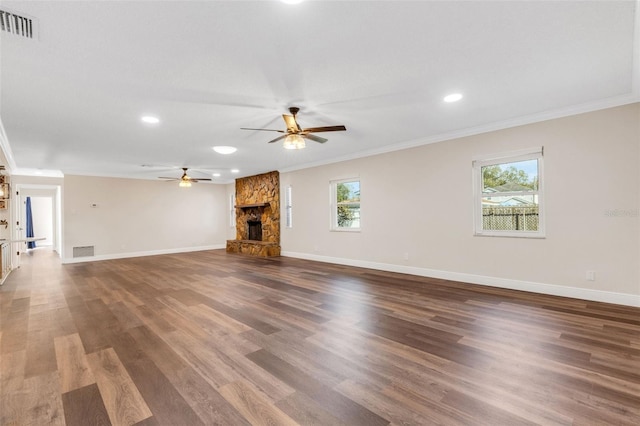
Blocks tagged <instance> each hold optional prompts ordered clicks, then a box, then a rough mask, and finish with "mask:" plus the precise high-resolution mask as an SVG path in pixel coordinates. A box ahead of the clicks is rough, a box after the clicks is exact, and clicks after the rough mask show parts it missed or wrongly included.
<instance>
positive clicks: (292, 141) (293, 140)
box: [282, 135, 306, 149]
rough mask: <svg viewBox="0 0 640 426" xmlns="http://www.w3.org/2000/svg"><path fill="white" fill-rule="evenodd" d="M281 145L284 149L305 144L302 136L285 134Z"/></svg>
mask: <svg viewBox="0 0 640 426" xmlns="http://www.w3.org/2000/svg"><path fill="white" fill-rule="evenodd" d="M282 146H283V147H284V148H285V149H302V148H304V147H305V146H306V144H305V142H304V138H303V137H302V136H300V135H287V137H286V138H284V143H283V144H282Z"/></svg>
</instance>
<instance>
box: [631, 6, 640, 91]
mask: <svg viewBox="0 0 640 426" xmlns="http://www.w3.org/2000/svg"><path fill="white" fill-rule="evenodd" d="M635 12H636V13H635V17H634V18H635V19H634V28H633V66H632V67H631V88H632V90H633V94H634V95H635V96H636V99H640V0H636V10H635Z"/></svg>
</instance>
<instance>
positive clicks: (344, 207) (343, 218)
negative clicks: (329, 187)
mask: <svg viewBox="0 0 640 426" xmlns="http://www.w3.org/2000/svg"><path fill="white" fill-rule="evenodd" d="M335 196H336V222H334V223H336V224H337V226H338V228H359V227H360V182H359V181H348V182H338V183H337V184H336V187H335Z"/></svg>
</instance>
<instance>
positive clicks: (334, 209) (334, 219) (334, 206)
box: [329, 177, 362, 232]
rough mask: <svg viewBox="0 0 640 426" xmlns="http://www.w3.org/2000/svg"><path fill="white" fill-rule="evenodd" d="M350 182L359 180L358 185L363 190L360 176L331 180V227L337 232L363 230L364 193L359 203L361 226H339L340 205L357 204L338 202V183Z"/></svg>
mask: <svg viewBox="0 0 640 426" xmlns="http://www.w3.org/2000/svg"><path fill="white" fill-rule="evenodd" d="M350 182H358V185H359V186H360V190H362V181H361V180H360V178H359V177H352V178H346V179H336V180H331V181H330V182H329V183H330V185H329V187H330V191H329V192H330V197H331V198H330V203H329V205H330V208H331V215H330V217H331V219H330V220H331V223H330V226H329V229H330V230H331V231H336V232H360V231H361V230H362V195H361V196H360V201H359V202H358V203H357V204H358V207H359V212H360V217H359V218H358V220H359V222H360V226H359V227H357V228H353V227H344V226H338V207H339V206H340V205H341V204H356V203H339V202H338V185H339V184H341V183H350Z"/></svg>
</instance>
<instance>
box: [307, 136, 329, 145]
mask: <svg viewBox="0 0 640 426" xmlns="http://www.w3.org/2000/svg"><path fill="white" fill-rule="evenodd" d="M302 137H303V138H305V139H309V140H312V141H314V142H318V143H325V142H326V141H328V140H329V139H325V138H321V137H320V136H316V135H309V134H306V135H302Z"/></svg>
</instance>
